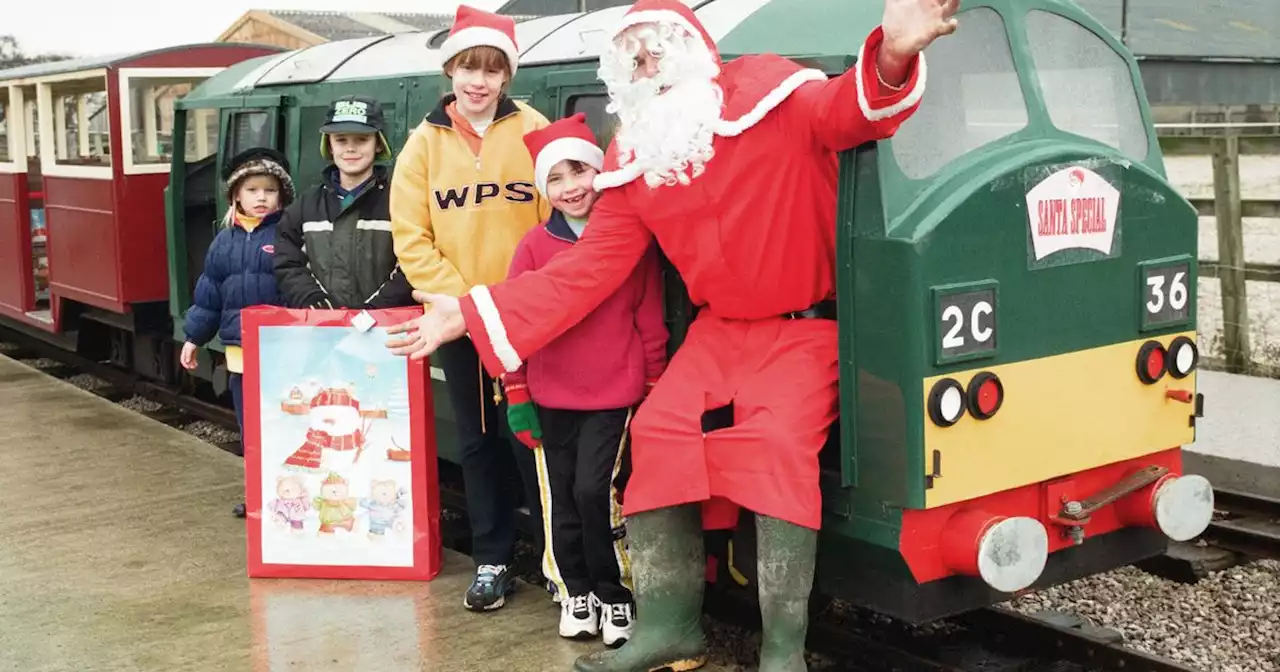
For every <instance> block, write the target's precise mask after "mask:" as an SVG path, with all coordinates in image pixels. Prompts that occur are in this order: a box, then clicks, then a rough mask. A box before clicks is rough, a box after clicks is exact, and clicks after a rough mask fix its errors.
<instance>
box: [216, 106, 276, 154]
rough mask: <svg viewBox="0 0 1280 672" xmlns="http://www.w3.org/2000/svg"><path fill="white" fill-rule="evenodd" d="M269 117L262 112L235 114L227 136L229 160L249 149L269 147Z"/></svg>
mask: <svg viewBox="0 0 1280 672" xmlns="http://www.w3.org/2000/svg"><path fill="white" fill-rule="evenodd" d="M271 146H272V143H271V115H270V114H268V113H266V112H263V111H255V112H237V113H235V114H234V115H232V117H231V125H230V132H229V133H228V134H227V151H226V152H225V155H226V157H227V158H228V159H229V158H231V157H233V156H235V155H236V154H239V153H240V152H243V151H244V150H246V149H249V148H250V147H271Z"/></svg>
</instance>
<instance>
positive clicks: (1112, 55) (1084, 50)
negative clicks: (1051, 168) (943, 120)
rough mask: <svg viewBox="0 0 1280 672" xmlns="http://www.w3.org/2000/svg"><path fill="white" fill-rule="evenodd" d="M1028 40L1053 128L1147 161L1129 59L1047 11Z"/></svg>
mask: <svg viewBox="0 0 1280 672" xmlns="http://www.w3.org/2000/svg"><path fill="white" fill-rule="evenodd" d="M1027 34H1028V35H1029V36H1030V42H1031V57H1032V60H1033V61H1034V62H1035V66H1036V75H1037V76H1038V77H1039V78H1040V88H1041V89H1043V90H1044V99H1045V105H1046V106H1047V107H1048V108H1049V117H1050V118H1051V119H1052V120H1053V125H1054V126H1057V127H1058V128H1060V129H1062V130H1064V131H1067V132H1069V133H1075V134H1077V135H1083V136H1084V137H1086V138H1091V139H1093V140H1097V141H1098V142H1103V143H1106V144H1108V145H1111V146H1112V147H1115V148H1116V149H1118V150H1120V151H1122V152H1124V153H1125V154H1128V155H1129V156H1131V157H1134V158H1138V159H1142V158H1146V156H1147V132H1146V127H1145V126H1143V123H1142V115H1141V113H1140V112H1139V110H1138V93H1137V90H1136V89H1135V88H1134V85H1133V77H1132V76H1131V75H1130V73H1129V65H1128V64H1127V63H1126V62H1125V60H1124V58H1122V57H1121V56H1120V54H1118V53H1116V52H1115V50H1113V49H1112V48H1111V47H1110V46H1108V45H1107V43H1106V42H1104V41H1103V40H1102V38H1101V37H1098V36H1097V35H1096V34H1094V33H1093V32H1091V31H1089V30H1088V29H1087V28H1085V27H1084V26H1081V25H1080V24H1078V23H1076V22H1075V21H1072V20H1071V19H1068V18H1065V17H1062V16H1058V15H1057V14H1051V13H1049V12H1045V11H1040V10H1032V11H1030V12H1028V13H1027ZM930 74H933V73H930ZM932 79H933V78H932V77H930V80H932Z"/></svg>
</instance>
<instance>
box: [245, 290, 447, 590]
mask: <svg viewBox="0 0 1280 672" xmlns="http://www.w3.org/2000/svg"><path fill="white" fill-rule="evenodd" d="M362 312H368V313H369V315H370V317H372V318H373V319H374V324H375V326H380V327H389V326H391V325H394V324H399V323H401V322H405V321H407V320H410V319H414V318H417V317H419V316H421V315H422V309H421V308H416V309H415V308H389V309H383V310H369V311H363V310H312V309H309V308H306V309H289V308H276V307H263V306H258V307H253V308H246V309H244V310H242V311H241V312H240V325H241V326H240V333H241V346H242V347H243V349H244V353H245V357H244V374H243V376H244V377H243V384H244V390H243V395H242V399H243V401H242V403H243V404H244V411H245V413H244V416H245V419H246V422H245V425H246V426H245V428H244V435H243V437H242V438H243V442H244V475H245V528H246V533H247V534H248V538H247V554H248V558H247V565H248V567H247V568H248V574H249V577H250V578H301V579H357V580H373V581H382V580H409V581H430V580H431V579H434V578H435V577H436V576H437V575H439V573H440V570H441V566H442V564H443V560H444V558H443V555H444V552H443V542H442V540H441V538H440V487H439V484H440V476H439V464H438V463H437V459H438V457H437V451H436V425H435V406H434V403H433V398H432V389H431V385H430V384H428V383H427V376H428V375H429V371H430V369H429V364H428V360H426V359H419V360H412V359H409V358H408V357H405V358H404V360H405V364H406V365H407V367H408V380H409V405H410V409H413V400H415V399H420V400H422V404H421V405H422V406H423V407H424V408H423V410H424V411H425V412H423V413H413V412H410V414H409V434H410V438H409V442H410V451H411V454H412V455H411V457H410V462H409V463H410V464H416V465H418V467H419V468H418V469H417V470H416V471H415V472H414V476H415V478H414V479H413V487H412V489H411V492H412V495H413V501H414V503H415V509H418V510H421V508H422V506H421V503H422V502H425V503H426V515H425V516H418V515H417V511H415V512H414V528H413V533H414V536H415V539H414V542H413V566H411V567H381V566H370V565H286V564H275V563H263V562H262V544H261V538H262V494H261V493H262V467H261V462H262V458H261V442H262V435H261V429H260V427H259V425H260V423H259V422H248V419H249V414H248V410H249V409H251V408H252V409H259V408H260V407H261V395H260V394H259V390H258V388H259V384H258V379H259V367H258V357H257V356H256V353H257V352H258V348H259V347H260V342H259V340H258V327H277V326H282V327H297V326H314V327H351V318H353V317H355V316H356V315H359V314H360V313H362ZM251 352H252V353H255V356H252V357H250V356H249V353H251ZM254 415H255V418H256V417H257V412H256V411H255V414H254ZM423 466H425V467H426V468H425V469H423V468H422V467H423ZM428 484H430V485H431V486H432V487H428ZM424 528H425V529H424ZM423 532H425V534H423Z"/></svg>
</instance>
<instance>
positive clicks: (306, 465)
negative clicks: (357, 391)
mask: <svg viewBox="0 0 1280 672" xmlns="http://www.w3.org/2000/svg"><path fill="white" fill-rule="evenodd" d="M308 420H309V425H310V426H309V427H308V428H307V435H306V438H305V439H304V440H303V442H302V445H301V446H300V447H298V449H297V450H295V451H294V452H293V454H292V455H290V456H289V457H288V458H286V459H285V461H284V467H285V468H286V469H293V470H296V471H305V472H309V473H320V472H321V471H322V470H327V469H334V468H338V467H343V468H346V467H350V466H351V465H353V464H355V463H356V461H357V460H359V459H360V453H361V452H363V451H364V445H365V434H366V432H368V427H364V426H363V425H362V423H363V418H361V417H360V402H359V401H358V400H357V399H356V398H355V395H354V394H352V390H351V389H350V388H348V387H330V388H326V389H322V390H320V391H319V392H318V393H316V395H315V396H314V397H312V399H311V410H310V412H309V413H308ZM334 462H338V463H340V464H334Z"/></svg>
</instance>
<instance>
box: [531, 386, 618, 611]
mask: <svg viewBox="0 0 1280 672" xmlns="http://www.w3.org/2000/svg"><path fill="white" fill-rule="evenodd" d="M632 412H633V409H630V408H621V409H615V410H608V411H566V410H557V409H551V408H539V409H538V420H539V423H540V424H541V425H542V450H541V451H539V452H538V453H537V455H538V456H540V459H541V461H542V462H543V464H541V465H539V467H540V468H539V470H538V476H539V484H540V485H541V486H542V488H543V490H544V491H549V492H548V495H549V497H548V498H549V499H550V501H551V506H550V507H549V508H548V510H547V514H548V515H547V516H546V517H545V518H544V519H543V525H544V532H545V534H546V535H547V545H546V550H544V551H543V564H542V573H543V574H546V575H547V578H548V579H550V580H551V581H553V582H555V584H556V587H557V589H558V590H560V591H561V594H564V593H565V592H567V593H568V594H569V595H585V594H587V593H588V592H591V591H595V594H596V597H598V598H600V601H601V602H607V603H619V602H630V601H631V599H632V598H631V586H632V581H631V561H630V558H629V557H628V554H627V547H626V538H625V530H624V527H623V523H622V491H623V489H624V488H625V487H626V482H627V479H628V477H629V476H630V473H631V467H630V462H631V461H630V459H629V456H628V453H629V451H628V450H627V438H628V436H627V428H628V426H629V425H630V424H631V416H632Z"/></svg>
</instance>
